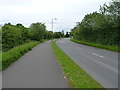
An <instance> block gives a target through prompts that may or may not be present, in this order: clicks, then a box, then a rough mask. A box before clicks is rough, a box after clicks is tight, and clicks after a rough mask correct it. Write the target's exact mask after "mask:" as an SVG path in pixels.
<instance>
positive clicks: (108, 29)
mask: <svg viewBox="0 0 120 90" xmlns="http://www.w3.org/2000/svg"><path fill="white" fill-rule="evenodd" d="M119 12H120V2H115V1H111V2H110V3H109V4H108V5H107V4H104V5H103V6H100V9H99V13H98V12H93V13H90V14H87V15H85V17H84V18H83V20H82V21H81V22H77V23H76V26H75V27H74V28H73V29H72V30H71V34H72V35H73V37H74V39H77V40H81V41H87V42H92V43H99V44H103V45H115V46H118V45H120V40H119V35H118V34H119V33H120V30H119V29H120V13H119Z"/></svg>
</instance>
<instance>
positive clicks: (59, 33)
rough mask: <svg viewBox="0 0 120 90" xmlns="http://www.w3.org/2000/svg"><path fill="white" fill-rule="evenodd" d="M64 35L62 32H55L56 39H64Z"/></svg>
mask: <svg viewBox="0 0 120 90" xmlns="http://www.w3.org/2000/svg"><path fill="white" fill-rule="evenodd" d="M62 36H63V35H62V33H61V32H55V33H54V38H60V37H62Z"/></svg>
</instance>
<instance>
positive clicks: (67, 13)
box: [0, 0, 110, 31]
mask: <svg viewBox="0 0 120 90" xmlns="http://www.w3.org/2000/svg"><path fill="white" fill-rule="evenodd" d="M109 1H110V0H1V1H0V12H2V13H1V14H0V17H1V21H2V23H6V22H10V23H13V24H16V23H22V24H23V25H25V26H27V27H28V26H29V25H30V24H31V23H33V22H44V23H46V25H47V29H48V30H51V19H52V18H57V19H58V20H57V21H55V28H54V29H55V30H56V31H57V30H62V29H63V30H68V29H70V28H72V27H73V26H74V25H75V23H76V22H78V21H81V20H82V19H83V17H84V16H85V15H86V14H88V13H92V12H94V11H97V10H98V9H99V7H100V5H103V4H104V3H105V2H109Z"/></svg>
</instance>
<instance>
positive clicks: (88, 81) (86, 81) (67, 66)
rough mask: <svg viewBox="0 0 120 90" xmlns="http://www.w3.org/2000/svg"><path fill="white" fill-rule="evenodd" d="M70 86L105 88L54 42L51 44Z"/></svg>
mask: <svg viewBox="0 0 120 90" xmlns="http://www.w3.org/2000/svg"><path fill="white" fill-rule="evenodd" d="M51 46H52V49H53V51H54V54H55V55H56V57H57V60H58V63H59V64H60V66H61V68H62V70H63V72H64V74H65V76H66V78H67V81H68V84H69V86H70V87H72V88H103V87H102V86H101V85H100V84H99V83H98V82H97V81H95V80H94V79H93V78H92V77H91V76H89V75H88V74H87V73H86V72H85V71H84V70H83V69H82V68H80V67H79V66H78V65H77V64H76V63H74V62H73V60H71V59H70V58H69V57H68V56H67V55H66V54H65V53H64V52H63V51H62V50H61V49H60V48H59V47H58V46H57V45H56V43H55V41H53V42H52V43H51Z"/></svg>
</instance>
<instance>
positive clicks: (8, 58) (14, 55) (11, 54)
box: [1, 41, 40, 70]
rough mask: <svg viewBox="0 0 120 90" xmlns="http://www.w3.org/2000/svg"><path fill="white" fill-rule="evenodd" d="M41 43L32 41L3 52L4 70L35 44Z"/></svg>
mask: <svg viewBox="0 0 120 90" xmlns="http://www.w3.org/2000/svg"><path fill="white" fill-rule="evenodd" d="M38 44H40V42H38V41H32V42H29V43H26V44H23V45H19V46H16V47H14V48H12V49H10V50H9V51H7V52H3V53H2V61H1V62H2V70H4V69H6V68H7V67H8V66H9V65H10V64H12V63H13V62H15V61H16V60H18V58H20V57H21V56H22V55H24V54H25V53H26V52H28V51H30V50H31V49H32V48H33V47H34V46H36V45H38Z"/></svg>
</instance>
